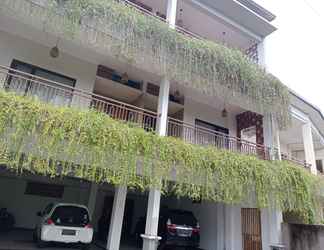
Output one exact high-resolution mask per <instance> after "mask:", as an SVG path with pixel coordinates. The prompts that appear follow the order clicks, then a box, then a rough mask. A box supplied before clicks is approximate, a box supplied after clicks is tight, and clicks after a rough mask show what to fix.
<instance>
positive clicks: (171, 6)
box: [166, 0, 178, 29]
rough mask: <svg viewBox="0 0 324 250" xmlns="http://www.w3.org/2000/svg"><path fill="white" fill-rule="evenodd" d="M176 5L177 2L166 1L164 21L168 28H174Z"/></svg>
mask: <svg viewBox="0 0 324 250" xmlns="http://www.w3.org/2000/svg"><path fill="white" fill-rule="evenodd" d="M177 3H178V0H168V6H167V15H166V20H167V22H168V23H169V26H170V28H173V29H174V28H175V25H176V20H177Z"/></svg>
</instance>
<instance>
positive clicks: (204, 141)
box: [0, 65, 309, 168]
mask: <svg viewBox="0 0 324 250" xmlns="http://www.w3.org/2000/svg"><path fill="white" fill-rule="evenodd" d="M0 84H1V85H2V86H3V88H4V89H5V90H6V91H10V92H14V93H15V94H17V95H23V96H33V97H36V98H37V99H39V100H40V101H42V102H47V103H50V104H52V105H55V106H65V107H78V108H93V109H96V110H98V111H100V112H104V113H106V114H107V115H109V116H110V117H112V118H114V119H117V120H120V121H124V122H130V123H136V124H137V125H138V126H140V127H142V128H144V129H145V130H148V131H155V128H156V124H157V114H156V113H155V112H152V111H149V110H146V109H142V108H139V107H136V106H134V105H131V104H127V103H123V102H120V101H117V100H115V99H112V98H108V97H105V96H101V95H97V94H94V93H91V92H87V91H83V90H80V89H78V88H74V87H70V86H67V85H65V84H62V83H59V82H55V81H51V80H48V79H45V78H42V77H38V76H35V75H31V74H28V73H25V72H22V71H18V70H16V69H13V68H9V67H5V66H1V65H0ZM167 134H168V136H172V137H177V138H179V139H182V140H184V141H186V142H188V143H192V144H199V145H203V146H214V147H217V148H219V149H223V150H228V151H231V152H237V153H242V154H247V155H255V156H257V157H258V158H260V159H264V160H271V159H274V158H275V159H278V153H277V150H276V149H271V148H268V147H265V146H264V145H260V144H255V143H251V142H249V141H245V140H242V139H240V138H237V137H234V136H229V135H227V134H223V133H219V132H216V131H213V130H210V129H207V128H203V127H199V126H195V125H192V124H188V123H185V122H183V121H181V120H177V119H174V118H171V117H169V118H168V128H167ZM282 159H283V160H290V161H292V162H294V163H297V164H299V165H302V166H304V167H307V168H309V164H306V163H305V162H304V161H299V160H296V159H291V158H288V157H284V156H282Z"/></svg>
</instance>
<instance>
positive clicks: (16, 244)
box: [0, 230, 137, 250]
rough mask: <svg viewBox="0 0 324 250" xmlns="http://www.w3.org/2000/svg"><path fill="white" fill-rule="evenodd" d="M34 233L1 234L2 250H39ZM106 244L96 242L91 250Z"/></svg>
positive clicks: (61, 249)
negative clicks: (34, 240) (34, 239)
mask: <svg viewBox="0 0 324 250" xmlns="http://www.w3.org/2000/svg"><path fill="white" fill-rule="evenodd" d="M32 236H33V232H32V231H29V230H14V231H11V232H9V233H0V250H39V249H38V248H37V246H36V245H35V243H34V242H33V237H32ZM76 249H80V248H77V247H75V246H66V245H63V246H62V245H60V246H58V245H49V246H48V247H46V248H42V250H76ZM103 249H105V244H104V243H100V242H96V243H95V244H92V246H91V248H90V250H103ZM120 250H137V249H136V248H133V247H131V246H127V245H125V246H122V247H121V248H120Z"/></svg>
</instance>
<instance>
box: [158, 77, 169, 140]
mask: <svg viewBox="0 0 324 250" xmlns="http://www.w3.org/2000/svg"><path fill="white" fill-rule="evenodd" d="M169 91H170V81H169V80H168V79H166V78H165V77H164V78H163V79H162V81H161V85H160V93H159V103H158V111H157V114H158V119H157V128H156V131H157V133H158V134H159V135H160V136H165V135H166V133H167V125H168V124H167V120H168V107H169Z"/></svg>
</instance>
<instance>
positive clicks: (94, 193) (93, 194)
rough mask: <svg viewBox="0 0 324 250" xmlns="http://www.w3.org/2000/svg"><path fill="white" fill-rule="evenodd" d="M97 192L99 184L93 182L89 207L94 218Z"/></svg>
mask: <svg viewBox="0 0 324 250" xmlns="http://www.w3.org/2000/svg"><path fill="white" fill-rule="evenodd" d="M97 193H98V184H96V183H91V187H90V194H89V199H88V209H89V213H90V217H91V218H93V213H94V211H95V208H96V200H97Z"/></svg>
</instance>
